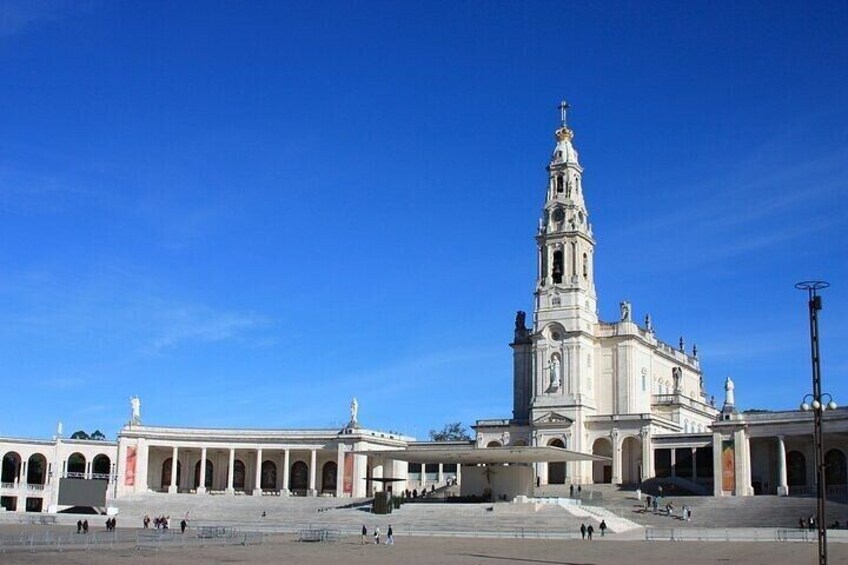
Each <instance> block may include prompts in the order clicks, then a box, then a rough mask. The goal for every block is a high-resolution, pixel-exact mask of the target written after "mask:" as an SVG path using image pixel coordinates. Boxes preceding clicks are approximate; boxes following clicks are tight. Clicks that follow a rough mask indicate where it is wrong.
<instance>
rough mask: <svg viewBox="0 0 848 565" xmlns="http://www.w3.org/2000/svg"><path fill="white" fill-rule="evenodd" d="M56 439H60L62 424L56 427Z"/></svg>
mask: <svg viewBox="0 0 848 565" xmlns="http://www.w3.org/2000/svg"><path fill="white" fill-rule="evenodd" d="M56 437H62V422H61V421H60V422H59V425H58V426H56Z"/></svg>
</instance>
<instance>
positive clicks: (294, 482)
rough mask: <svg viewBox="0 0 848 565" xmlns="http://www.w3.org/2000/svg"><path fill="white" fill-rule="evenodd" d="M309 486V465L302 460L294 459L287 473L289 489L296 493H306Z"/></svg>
mask: <svg viewBox="0 0 848 565" xmlns="http://www.w3.org/2000/svg"><path fill="white" fill-rule="evenodd" d="M308 488H309V467H307V466H306V463H304V462H303V461H295V462H294V463H292V466H291V473H290V474H289V490H290V491H292V492H296V493H298V494H306V489H308Z"/></svg>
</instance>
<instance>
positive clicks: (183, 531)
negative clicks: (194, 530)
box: [180, 518, 188, 534]
mask: <svg viewBox="0 0 848 565" xmlns="http://www.w3.org/2000/svg"><path fill="white" fill-rule="evenodd" d="M187 527H188V522H186V519H185V518H183V519H182V521H181V522H180V533H181V534H184V533H185V529H186V528H187Z"/></svg>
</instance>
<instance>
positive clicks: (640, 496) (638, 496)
mask: <svg viewBox="0 0 848 565" xmlns="http://www.w3.org/2000/svg"><path fill="white" fill-rule="evenodd" d="M636 500H638V501H639V502H642V489H640V488H638V487H637V488H636Z"/></svg>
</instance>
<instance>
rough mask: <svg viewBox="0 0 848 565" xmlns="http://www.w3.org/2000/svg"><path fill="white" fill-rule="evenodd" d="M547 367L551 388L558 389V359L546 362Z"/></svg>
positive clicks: (559, 382)
mask: <svg viewBox="0 0 848 565" xmlns="http://www.w3.org/2000/svg"><path fill="white" fill-rule="evenodd" d="M548 367H549V369H550V373H551V388H553V389H558V388H559V387H560V384H562V383H561V381H560V376H559V359H557V358H556V357H554V358H553V359H551V360H550V361H548Z"/></svg>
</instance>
